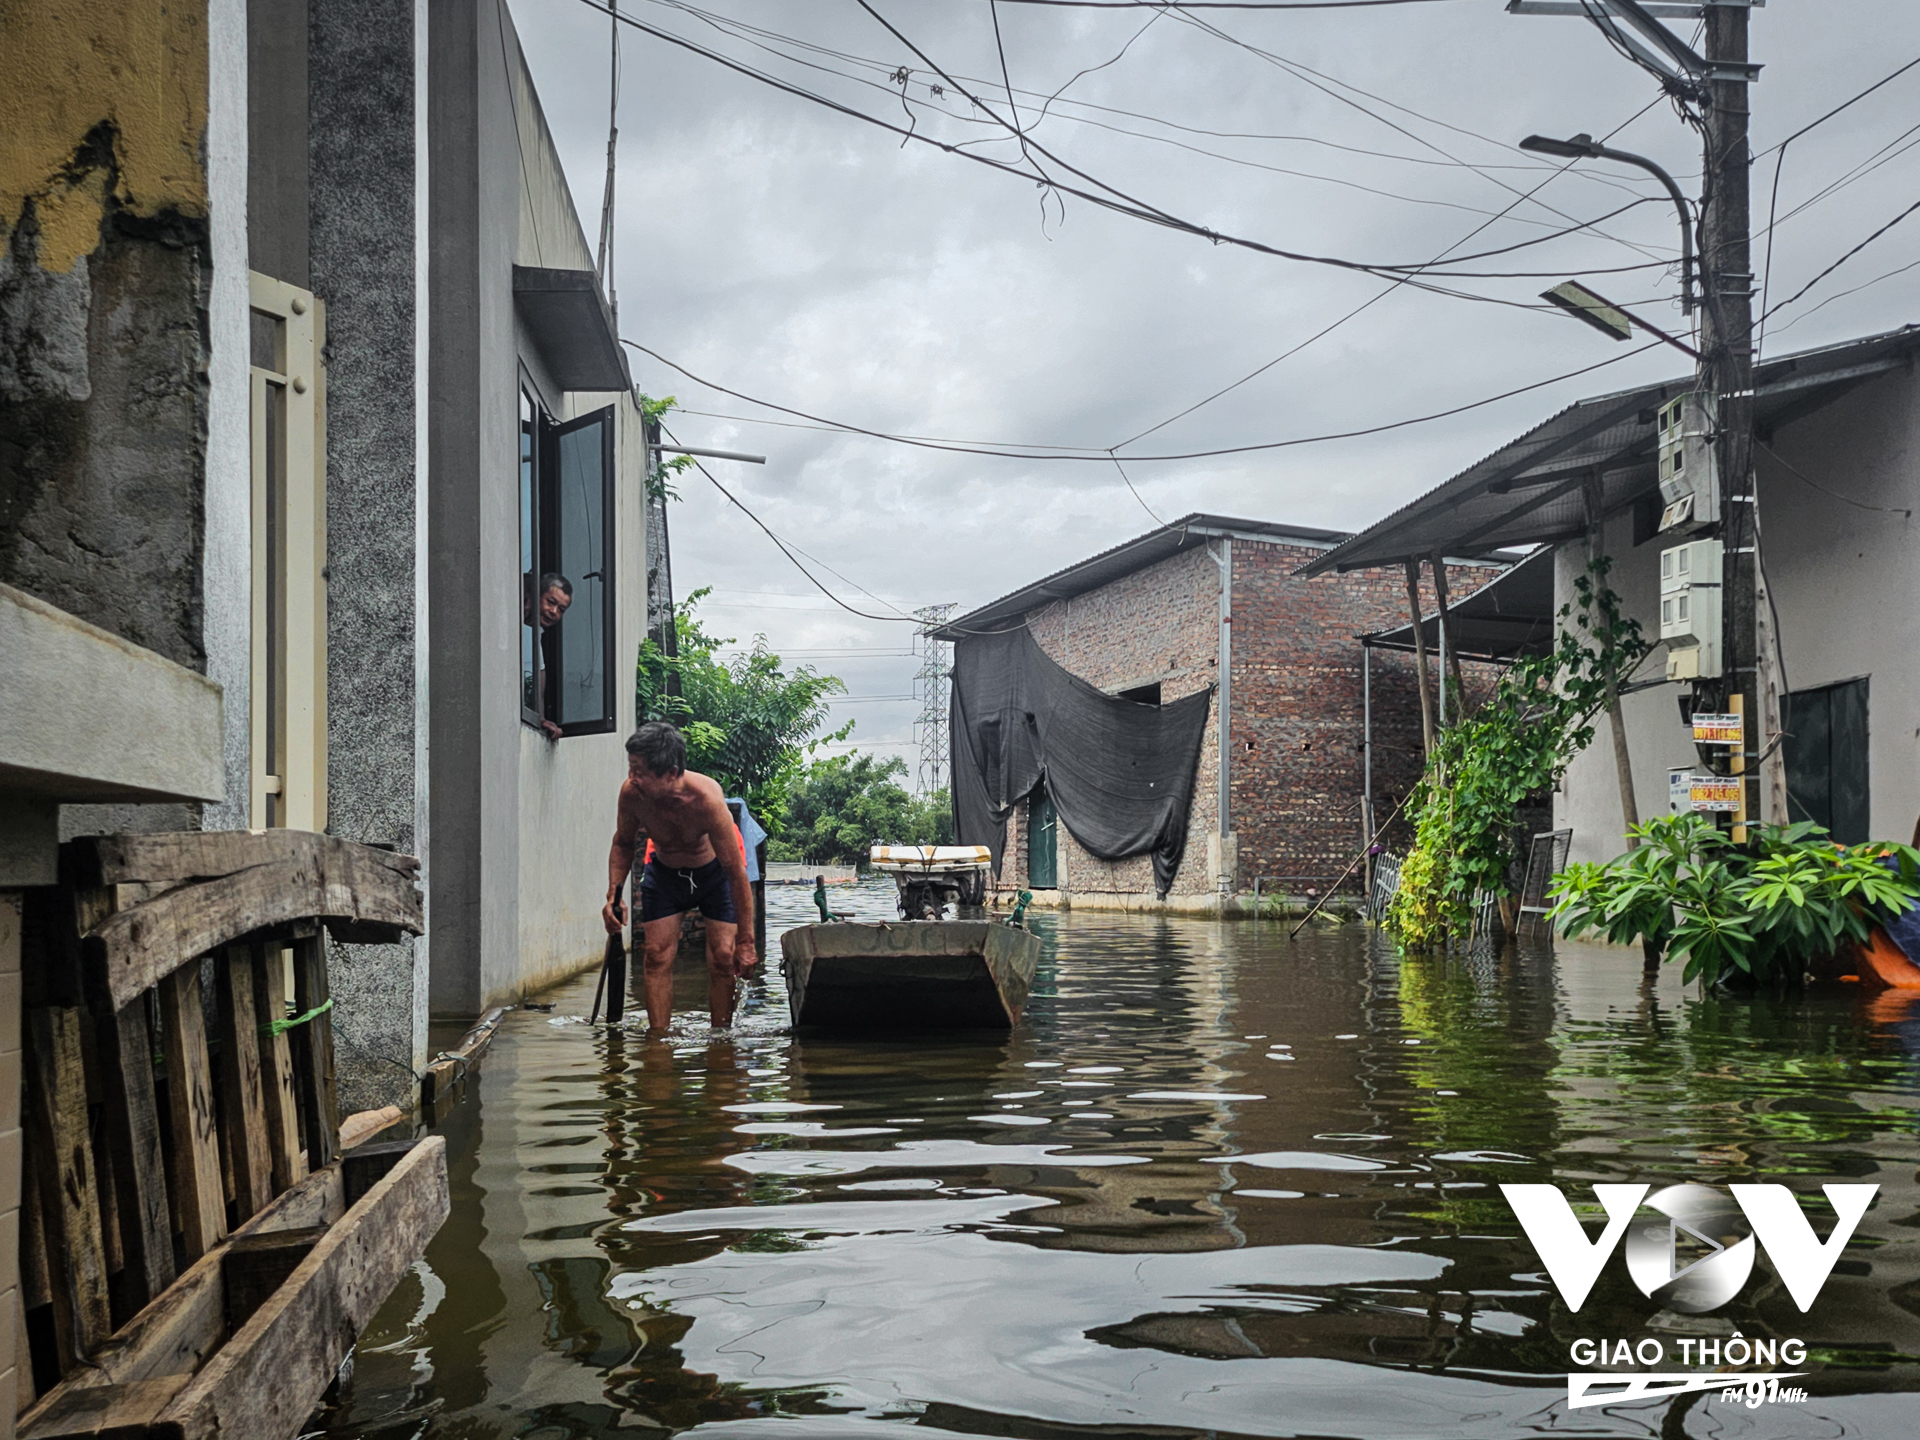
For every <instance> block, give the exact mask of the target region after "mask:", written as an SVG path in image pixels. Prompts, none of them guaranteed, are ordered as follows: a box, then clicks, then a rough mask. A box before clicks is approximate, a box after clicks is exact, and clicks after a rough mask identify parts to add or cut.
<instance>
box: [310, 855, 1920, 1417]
mask: <svg viewBox="0 0 1920 1440" xmlns="http://www.w3.org/2000/svg"><path fill="white" fill-rule="evenodd" d="M835 903H836V905H841V904H842V901H841V899H839V898H836V902H835ZM854 904H855V905H857V906H858V907H859V908H860V909H861V910H862V911H863V913H866V914H870V915H872V916H873V917H874V918H881V917H890V915H891V913H892V891H891V887H865V888H863V889H862V891H860V892H859V895H858V898H857V900H856V901H855V902H854ZM769 908H770V921H771V926H770V928H771V931H772V933H773V934H774V935H775V936H777V935H778V933H779V931H780V930H781V929H783V928H784V927H786V926H788V925H791V924H795V923H799V922H801V921H803V920H805V919H808V918H811V916H812V905H811V902H810V898H809V896H808V895H807V893H806V892H805V891H804V890H801V889H799V888H797V887H796V888H793V889H781V890H776V891H774V893H773V895H772V897H771V902H770V907H769ZM845 908H852V906H847V907H845ZM1035 923H1036V928H1038V929H1039V930H1040V931H1041V932H1042V934H1043V936H1044V937H1045V939H1046V950H1045V954H1044V956H1043V959H1042V961H1041V968H1040V972H1039V974H1038V976H1037V978H1036V983H1035V988H1034V993H1033V998H1032V1000H1031V1001H1030V1003H1029V1006H1028V1010H1027V1017H1026V1020H1025V1022H1024V1023H1023V1024H1022V1025H1021V1026H1020V1027H1019V1028H1017V1029H1016V1030H1015V1031H1013V1033H1012V1034H1011V1035H1010V1036H1006V1037H1001V1038H997V1039H996V1038H988V1039H984V1040H982V1039H965V1040H958V1041H955V1040H916V1041H913V1042H910V1043H889V1042H873V1043H848V1042H845V1041H825V1040H818V1041H817V1040H813V1039H795V1038H792V1037H790V1036H789V1035H788V1034H787V1033H786V1020H787V1016H786V1006H785V997H784V994H783V993H782V991H781V989H780V985H779V980H778V976H777V973H776V974H775V975H774V976H773V978H772V980H771V982H770V983H764V984H761V985H758V986H757V987H756V988H755V989H754V991H753V993H752V994H751V995H750V996H749V999H748V1002H747V1004H746V1006H745V1008H744V1011H743V1018H742V1022H741V1024H740V1025H739V1027H738V1028H737V1030H736V1031H735V1032H734V1033H733V1034H732V1035H731V1036H730V1037H723V1038H714V1037H710V1036H709V1035H708V1034H707V1031H706V1025H705V1021H704V1020H695V1019H689V1018H686V1017H689V1016H692V1015H693V1014H694V1013H695V1012H696V1010H697V1009H698V1008H700V1007H698V1006H697V1004H696V996H697V995H699V994H700V993H701V991H702V982H701V979H700V977H699V976H697V975H695V974H692V973H689V974H687V975H685V976H683V977H682V984H681V985H680V987H679V988H680V992H681V994H680V1001H679V1004H680V1008H681V1010H682V1012H683V1018H682V1019H681V1020H680V1021H679V1022H678V1024H677V1027H676V1033H675V1035H674V1037H673V1039H672V1040H671V1041H669V1042H667V1043H652V1044H649V1043H648V1042H646V1041H645V1040H643V1039H642V1038H641V1037H640V1035H639V1034H638V1033H637V1032H628V1033H622V1032H620V1031H609V1030H608V1029H607V1028H605V1027H599V1028H589V1027H588V1026H586V1025H584V1024H581V1023H578V1021H577V1020H576V1019H574V1018H573V1017H577V1016H584V1015H585V1013H586V1011H587V1009H588V1006H589V1005H590V1003H591V1001H592V995H593V977H592V976H587V977H584V978H582V979H581V980H579V981H577V982H575V983H574V984H572V985H571V986H569V987H568V988H567V989H565V990H564V991H562V992H560V993H558V994H557V995H553V996H548V997H546V998H549V999H554V1000H556V1001H557V1004H556V1006H555V1008H554V1010H553V1011H552V1012H551V1013H550V1014H547V1013H540V1012H533V1011H516V1012H514V1013H512V1014H511V1015H509V1016H508V1018H507V1020H506V1022H505V1024H504V1025H503V1027H502V1029H501V1032H500V1035H499V1037H498V1039H496V1041H495V1042H494V1045H493V1047H492V1050H491V1051H490V1053H489V1054H488V1055H487V1057H486V1060H485V1063H484V1066H483V1068H482V1069H481V1071H480V1072H479V1074H478V1076H477V1078H476V1082H475V1083H474V1084H473V1085H472V1086H471V1087H470V1093H469V1094H468V1095H467V1096H466V1097H465V1098H464V1099H463V1100H462V1102H461V1103H460V1105H459V1106H458V1108H457V1109H456V1111H455V1113H454V1114H453V1115H452V1116H451V1117H450V1118H449V1120H448V1122H447V1124H446V1125H445V1126H444V1127H443V1129H444V1131H445V1133H446V1134H447V1136H448V1143H449V1146H450V1150H449V1160H450V1164H451V1174H452V1186H453V1212H452V1216H451V1218H450V1219H449V1220H448V1221H447V1224H446V1226H445V1227H444V1229H443V1230H442V1231H441V1232H440V1234H439V1236H438V1237H437V1238H436V1239H435V1240H434V1242H433V1244H432V1246H431V1248H430V1249H429V1251H428V1253H427V1256H426V1258H425V1260H424V1261H422V1262H421V1263H420V1264H419V1265H417V1266H416V1267H415V1269H414V1272H413V1273H412V1274H411V1275H410V1276H409V1277H408V1278H407V1279H406V1280H404V1281H403V1282H402V1284H401V1286H400V1288H399V1290H398V1291H397V1292H396V1293H395V1294H394V1296H393V1298H392V1300H391V1301H390V1302H389V1303H388V1304H387V1306H386V1307H385V1309H384V1311H383V1312H382V1314H381V1315H380V1317H379V1318H378V1320H377V1321H376V1322H375V1323H374V1325H373V1326H372V1327H371V1328H370V1329H369V1330H368V1331H367V1333H366V1334H365V1336H364V1337H363V1341H362V1344H361V1346H360V1349H359V1352H358V1359H357V1365H356V1370H355V1374H354V1377H353V1380H352V1382H351V1384H350V1386H349V1387H348V1388H347V1389H346V1390H345V1391H344V1392H343V1393H342V1395H341V1397H340V1399H339V1402H338V1403H337V1404H335V1405H334V1406H333V1407H332V1408H330V1409H329V1410H327V1411H325V1412H323V1413H322V1415H321V1416H320V1417H318V1420H317V1421H316V1423H317V1424H319V1425H321V1426H323V1427H324V1430H325V1433H327V1434H329V1435H331V1436H336V1437H349V1436H367V1437H373V1436H380V1437H399V1436H413V1435H432V1436H462V1437H468V1436H471V1437H482V1436H488V1437H490V1436H503V1437H504V1436H526V1437H542V1440H548V1437H551V1440H561V1437H567V1436H576V1435H580V1436H584V1435H601V1434H609V1433H612V1432H615V1431H620V1432H623V1433H634V1432H638V1433H648V1432H652V1431H660V1430H673V1431H678V1430H684V1429H690V1428H698V1429H700V1430H701V1431H702V1433H716V1434H717V1433H719V1432H721V1431H726V1432H728V1433H729V1434H736V1433H737V1434H739V1435H742V1436H746V1435H748V1434H752V1435H755V1436H766V1437H777V1436H787V1435H791V1436H793V1437H795V1440H811V1437H815V1436H819V1437H825V1436H869V1437H876V1440H880V1437H884V1436H885V1435H887V1434H889V1433H897V1432H898V1431H899V1429H900V1427H914V1428H915V1429H916V1430H917V1431H921V1432H925V1431H937V1432H947V1433H951V1434H963V1435H992V1436H1013V1437H1031V1440H1053V1437H1064V1436H1075V1435H1115V1436H1127V1437H1136V1436H1141V1437H1143V1436H1159V1437H1169V1436H1184V1435H1190V1434H1191V1435H1198V1434H1206V1435H1216V1436H1236V1435H1263V1436H1264V1435H1310V1436H1365V1437H1445V1436H1505V1435H1515V1434H1546V1433H1551V1434H1554V1435H1560V1436H1582V1435H1608V1436H1661V1437H1667V1436H1677V1435H1682V1434H1685V1435H1693V1436H1700V1437H1705V1436H1756V1437H1758V1436H1768V1437H1772V1436H1808V1437H1812V1436H1823V1437H1824V1436H1839V1435H1859V1436H1873V1437H1878V1436H1891V1435H1903V1434H1913V1433H1916V1432H1920V1394H1916V1393H1915V1392H1920V1187H1917V1186H1916V1182H1915V1170H1916V1165H1920V1134H1916V1120H1917V1118H1920V1116H1917V1114H1916V1108H1917V1107H1920V1010H1913V1011H1911V1012H1910V1011H1909V1009H1908V1007H1907V1005H1906V1004H1905V1002H1894V1003H1888V1002H1885V1001H1881V1002H1879V1003H1878V1004H1877V1005H1876V1003H1875V1002H1874V1001H1873V1000H1872V999H1871V998H1870V997H1863V996H1861V995H1859V994H1858V993H1855V987H1846V989H1845V991H1844V992H1843V993H1835V992H1818V993H1814V994H1812V995H1810V996H1804V997H1799V996H1797V997H1793V998H1791V999H1759V1000H1751V999H1738V1000H1730V999H1702V998H1701V997H1700V996H1699V994H1698V992H1697V991H1696V990H1683V989H1682V988H1681V987H1680V985H1679V984H1678V982H1677V977H1675V976H1667V977H1663V979H1662V981H1661V983H1660V984H1659V986H1658V988H1657V989H1656V990H1654V991H1651V992H1646V991H1643V990H1642V987H1641V978H1640V965H1639V958H1638V955H1637V954H1630V953H1628V952H1625V951H1618V950H1605V949H1601V948H1597V947H1587V946H1579V945H1568V944H1564V943H1563V944H1562V945H1560V946H1559V948H1558V953H1557V955H1555V954H1551V953H1547V952H1546V951H1545V950H1541V951H1538V952H1533V953H1523V954H1520V955H1509V956H1508V957H1506V958H1504V959H1501V960H1489V961H1484V962H1469V961H1463V960H1458V959H1455V960H1402V959H1400V958H1398V957H1396V956H1395V955H1394V954H1393V952H1392V949H1391V947H1390V946H1388V945H1386V944H1385V943H1384V942H1383V941H1381V940H1380V939H1378V938H1376V937H1374V936H1373V935H1371V934H1370V933H1369V932H1368V931H1367V930H1366V929H1365V928H1364V927H1361V926H1357V925H1353V926H1345V927H1338V928H1331V927H1330V928H1326V929H1320V930H1313V931H1309V932H1306V933H1303V934H1302V936H1301V937H1300V939H1299V940H1298V941H1297V942H1294V943H1289V942H1288V940H1287V938H1286V928H1285V927H1284V926H1282V925H1280V924H1277V923H1271V922H1258V923H1255V922H1246V921H1236V922H1229V923H1226V924H1215V923H1209V922H1204V921H1197V920H1177V919H1158V918H1148V917H1141V916H1123V915H1106V914H1098V913H1093V912H1078V913H1073V914H1069V915H1059V916H1055V915H1051V914H1043V915H1041V916H1040V917H1039V918H1038V919H1037V921H1036V922H1035ZM769 948H770V949H771V951H772V952H773V954H774V956H775V957H776V965H775V968H776V971H777V956H778V953H779V945H778V940H777V938H776V939H774V940H773V941H772V942H771V944H770V947H769ZM642 1023H644V1022H642ZM1749 1179H1766V1180H1775V1181H1785V1182H1788V1183H1791V1184H1792V1185H1793V1186H1794V1188H1795V1189H1797V1190H1803V1191H1811V1192H1813V1193H1815V1194H1817V1193H1818V1186H1819V1184H1820V1183H1821V1182H1822V1181H1828V1182H1831V1181H1853V1182H1876V1183H1878V1184H1879V1185H1880V1186H1881V1191H1880V1195H1879V1198H1878V1200H1877V1201H1876V1203H1875V1205H1874V1207H1873V1209H1872V1210H1871V1211H1869V1212H1868V1214H1867V1216H1866V1219H1865V1220H1864V1221H1863V1222H1862V1224H1861V1227H1860V1229H1859V1231H1858V1232H1857V1234H1856V1237H1855V1239H1854V1241H1853V1242H1852V1244H1851V1245H1850V1246H1849V1248H1848V1249H1847V1251H1846V1254H1845V1258H1844V1259H1843V1260H1842V1261H1841V1262H1840V1264H1839V1266H1838V1268H1837V1270H1836V1272H1835V1275H1834V1277H1833V1279H1832V1280H1831V1281H1830V1282H1829V1283H1828V1285H1827V1288H1826V1290H1825V1292H1824V1293H1823V1295H1822V1297H1821V1300H1820V1302H1819V1303H1818V1305H1817V1306H1816V1307H1815V1309H1814V1311H1813V1312H1812V1313H1811V1314H1808V1315H1802V1314H1801V1313H1800V1312H1799V1311H1798V1310H1797V1308H1796V1307H1795V1306H1794V1304H1793V1302H1792V1300H1791V1299H1790V1298H1789V1297H1788V1295H1787V1294H1786V1293H1785V1291H1784V1289H1783V1288H1782V1287H1781V1285H1780V1284H1779V1282H1778V1281H1777V1280H1776V1279H1775V1278H1774V1276H1773V1273H1772V1270H1771V1268H1770V1267H1769V1266H1768V1264H1767V1262H1766V1261H1764V1260H1762V1261H1761V1262H1760V1263H1759V1264H1758V1265H1757V1266H1756V1269H1755V1275H1754V1279H1753V1281H1752V1283H1750V1284H1749V1286H1748V1287H1747V1288H1746V1290H1744V1291H1743V1292H1742V1293H1741V1294H1740V1296H1739V1297H1738V1298H1737V1299H1736V1300H1735V1301H1734V1302H1733V1303H1732V1304H1730V1305H1729V1306H1727V1307H1726V1308H1725V1309H1724V1310H1721V1311H1719V1312H1717V1313H1716V1314H1714V1315H1711V1316H1705V1317H1699V1318H1697V1319H1694V1320H1692V1321H1686V1320H1683V1319H1682V1318H1681V1317H1676V1316H1671V1315H1666V1316H1661V1315H1656V1313H1655V1312H1656V1311H1657V1309H1658V1307H1657V1306H1655V1305H1654V1304H1653V1303H1652V1302H1650V1301H1647V1300H1644V1299H1643V1298H1642V1297H1641V1295H1640V1293H1639V1292H1638V1291H1637V1290H1635V1289H1634V1288H1633V1287H1632V1285H1631V1283H1630V1282H1629V1281H1628V1279H1627V1277H1626V1274H1625V1270H1624V1267H1623V1266H1622V1265H1621V1264H1620V1263H1619V1261H1618V1260H1617V1259H1616V1261H1615V1262H1614V1263H1613V1264H1611V1265H1609V1266H1608V1268H1607V1269H1606V1270H1605V1271H1604V1272H1603V1274H1602V1278H1601V1280H1600V1282H1599V1284H1598V1287H1597V1288H1596V1290H1595V1292H1594V1295H1593V1298H1591V1299H1590V1300H1589V1301H1588V1302H1587V1304H1586V1305H1585V1307H1584V1308H1583V1309H1582V1310H1581V1311H1580V1313H1579V1314H1578V1316H1575V1315H1573V1314H1571V1313H1570V1312H1569V1311H1568V1310H1567V1308H1566V1306H1565V1305H1564V1304H1563V1303H1562V1302H1561V1300H1560V1299H1559V1298H1558V1296H1557V1295H1556V1294H1555V1293H1554V1290H1553V1288H1552V1286H1551V1285H1550V1283H1549V1282H1548V1281H1547V1279H1546V1277H1545V1276H1544V1275H1543V1274H1542V1273H1541V1269H1540V1263H1539V1261H1538V1259H1537V1257H1536V1256H1535V1253H1534V1251H1533V1249H1532V1248H1531V1246H1529V1245H1528V1243H1527V1241H1526V1240H1525V1238H1524V1237H1522V1236H1521V1234H1520V1232H1519V1227H1518V1225H1517V1224H1516V1222H1515V1220H1514V1218H1513V1215H1512V1212H1511V1211H1510V1210H1509V1209H1508V1208H1507V1206H1506V1204H1505V1202H1504V1201H1503V1200H1502V1198H1501V1196H1500V1192H1499V1190H1498V1189H1497V1186H1498V1184H1499V1183H1500V1182H1503V1181H1506V1182H1513V1181H1533V1182H1545V1181H1552V1182H1555V1183H1557V1184H1559V1185H1560V1186H1561V1187H1562V1188H1563V1189H1565V1190H1567V1191H1569V1192H1570V1193H1571V1192H1578V1194H1579V1197H1580V1198H1582V1199H1585V1198H1586V1195H1585V1188H1584V1187H1586V1186H1587V1185H1589V1184H1591V1183H1594V1182H1596V1181H1597V1182H1607V1181H1642V1182H1651V1183H1653V1184H1655V1185H1656V1186H1657V1185H1660V1184H1668V1183H1676V1182H1679V1181H1683V1180H1698V1181H1703V1182H1708V1183H1718V1184H1725V1183H1727V1182H1730V1181H1741V1180H1749ZM1594 1213H1595V1215H1596V1216H1597V1214H1598V1212H1597V1210H1596V1211H1595V1212H1594ZM1830 1223H1831V1219H1830V1216H1826V1215H1825V1213H1824V1211H1823V1212H1822V1213H1821V1216H1820V1217H1819V1218H1816V1220H1815V1227H1816V1230H1817V1231H1818V1233H1819V1234H1821V1235H1822V1236H1824V1235H1825V1233H1826V1230H1827V1226H1828V1225H1829V1224H1830ZM1650 1321H1651V1322H1652V1323H1653V1325H1654V1327H1655V1328H1654V1329H1652V1330H1649V1329H1648V1328H1647V1327H1648V1324H1649V1322H1650ZM1662 1327H1665V1328H1664V1329H1663V1328H1662ZM1676 1327H1678V1328H1676ZM1735 1329H1738V1330H1740V1331H1742V1332H1743V1333H1744V1334H1745V1335H1747V1336H1759V1335H1775V1336H1798V1337H1801V1338H1803V1339H1804V1340H1805V1341H1806V1342H1807V1344H1808V1346H1809V1349H1810V1352H1811V1355H1810V1359H1809V1363H1808V1364H1807V1366H1806V1367H1805V1368H1806V1369H1807V1370H1808V1371H1810V1372H1811V1373H1810V1374H1809V1375H1808V1377H1807V1378H1806V1379H1804V1380H1802V1381H1799V1382H1797V1383H1799V1384H1802V1385H1803V1386H1804V1387H1805V1388H1806V1389H1807V1390H1808V1391H1809V1399H1808V1400H1807V1402H1806V1403H1804V1404H1799V1405H1791V1406H1789V1405H1785V1404H1774V1405H1768V1406H1765V1407H1764V1408H1760V1409H1757V1410H1750V1409H1747V1408H1745V1407H1744V1406H1742V1405H1740V1404H1736V1403H1733V1402H1729V1401H1723V1400H1722V1399H1721V1398H1720V1396H1719V1395H1718V1394H1717V1393H1714V1394H1711V1395H1707V1394H1696V1395H1694V1396H1691V1397H1688V1398H1687V1399H1685V1400H1679V1401H1676V1400H1669V1399H1659V1400H1642V1401H1639V1402H1636V1403H1621V1404H1613V1405H1607V1406H1601V1407H1597V1408H1591V1409H1581V1410H1576V1411H1569V1410H1568V1409H1567V1406H1566V1398H1567V1386H1566V1378H1565V1377H1566V1373H1567V1371H1568V1370H1569V1369H1570V1368H1578V1367H1574V1366H1571V1365H1570V1362H1569V1360H1568V1343H1569V1342H1570V1341H1571V1340H1573V1339H1575V1338H1578V1337H1580V1336H1601V1335H1604V1336H1624V1337H1627V1338H1630V1339H1631V1338H1637V1337H1641V1336H1644V1335H1648V1334H1663V1333H1664V1334H1667V1335H1669V1336H1671V1335H1674V1334H1717V1335H1730V1334H1731V1333H1732V1332H1733V1331H1734V1330H1735ZM1669 1368H1678V1367H1673V1366H1670V1367H1669ZM1781 1368H1785V1367H1781Z"/></svg>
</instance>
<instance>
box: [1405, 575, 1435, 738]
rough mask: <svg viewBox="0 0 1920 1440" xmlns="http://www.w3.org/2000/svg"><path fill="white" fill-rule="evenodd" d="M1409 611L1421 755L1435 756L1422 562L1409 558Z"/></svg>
mask: <svg viewBox="0 0 1920 1440" xmlns="http://www.w3.org/2000/svg"><path fill="white" fill-rule="evenodd" d="M1407 610H1408V612H1409V613H1410V614H1411V615H1412V616H1413V673H1414V675H1415V676H1416V677H1417V678H1418V680H1419V682H1420V745H1421V753H1422V754H1425V755H1431V754H1433V696H1432V695H1431V694H1429V693H1428V685H1427V637H1426V635H1425V633H1424V632H1423V631H1422V630H1421V628H1420V562H1419V561H1418V560H1416V559H1414V558H1413V557H1412V556H1408V557H1407Z"/></svg>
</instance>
